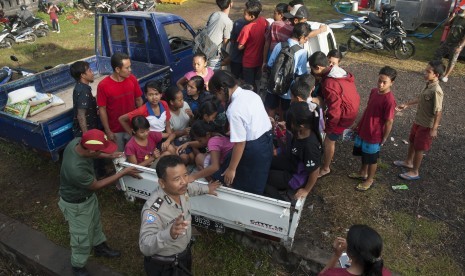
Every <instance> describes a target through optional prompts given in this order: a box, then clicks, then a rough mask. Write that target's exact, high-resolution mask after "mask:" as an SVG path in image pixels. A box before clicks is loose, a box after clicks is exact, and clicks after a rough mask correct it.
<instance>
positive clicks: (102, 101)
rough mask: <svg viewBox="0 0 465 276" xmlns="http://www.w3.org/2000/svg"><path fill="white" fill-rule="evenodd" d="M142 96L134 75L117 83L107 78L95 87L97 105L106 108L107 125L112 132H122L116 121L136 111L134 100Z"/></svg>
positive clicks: (109, 77)
mask: <svg viewBox="0 0 465 276" xmlns="http://www.w3.org/2000/svg"><path fill="white" fill-rule="evenodd" d="M141 96H142V90H141V89H140V86H139V83H138V82H137V79H136V77H135V76H134V75H130V76H129V77H128V78H126V79H125V80H124V81H122V82H117V81H115V80H113V79H112V78H111V76H108V77H106V78H104V79H103V80H102V81H101V82H100V83H99V84H98V86H97V105H98V106H99V107H103V106H105V107H106V110H107V115H108V124H109V126H110V130H111V131H112V132H115V133H117V132H124V129H123V127H122V126H121V124H120V123H119V121H118V118H119V117H120V116H121V115H124V114H126V113H129V112H131V111H133V110H134V109H136V101H135V100H136V98H139V97H141Z"/></svg>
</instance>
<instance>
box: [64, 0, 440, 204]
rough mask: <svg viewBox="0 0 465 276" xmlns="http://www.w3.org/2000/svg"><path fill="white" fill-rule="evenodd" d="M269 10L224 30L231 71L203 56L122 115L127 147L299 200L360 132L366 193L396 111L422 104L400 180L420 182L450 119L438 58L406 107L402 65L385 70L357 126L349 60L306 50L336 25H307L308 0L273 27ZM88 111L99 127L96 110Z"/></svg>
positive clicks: (79, 72)
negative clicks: (286, 52)
mask: <svg viewBox="0 0 465 276" xmlns="http://www.w3.org/2000/svg"><path fill="white" fill-rule="evenodd" d="M217 2H218V6H219V7H223V8H225V7H226V8H230V5H231V3H230V2H229V1H228V0H218V1H217ZM261 9H262V6H261V3H260V2H258V1H255V0H251V1H248V2H247V3H246V4H245V8H244V15H243V19H240V20H236V21H235V22H234V23H233V25H232V26H231V30H230V32H231V34H230V35H224V33H223V37H224V38H226V37H228V39H224V40H223V41H222V42H221V43H223V44H226V43H228V42H229V38H230V39H231V41H230V46H231V47H235V48H234V49H231V51H230V53H233V58H232V59H229V62H230V65H231V66H230V67H229V68H230V71H228V70H215V71H213V70H212V69H211V68H210V67H208V64H209V63H211V62H210V61H209V60H207V57H206V56H205V55H204V54H202V53H197V54H195V55H194V57H193V63H192V64H193V69H194V70H193V71H190V72H188V73H186V74H185V75H184V76H183V77H182V78H180V79H179V80H178V81H177V83H176V85H175V86H172V87H169V88H167V89H164V90H163V91H162V89H161V87H159V86H158V84H157V83H156V82H149V83H147V85H146V87H145V91H144V95H145V98H146V100H147V102H146V103H145V104H143V105H141V106H140V107H138V108H137V109H135V110H133V111H131V112H128V113H126V114H123V115H121V116H120V117H119V118H118V121H119V123H120V125H121V128H122V129H124V131H125V132H126V133H127V134H128V135H130V136H131V137H132V138H131V139H130V140H129V142H128V143H127V144H126V146H125V148H124V149H125V154H126V156H127V160H128V161H129V162H131V163H135V164H138V165H142V166H153V164H154V163H156V162H157V159H158V158H159V157H160V156H163V155H170V154H177V155H179V156H180V157H181V158H182V160H183V162H184V163H185V164H186V165H192V167H194V168H196V170H195V171H194V173H193V174H192V175H191V176H190V177H189V181H194V180H197V179H200V178H206V179H208V180H220V181H221V182H222V183H224V184H225V185H227V186H231V187H234V188H237V189H240V190H243V191H247V192H252V193H255V194H260V195H263V194H265V195H267V196H271V197H274V198H279V199H285V200H289V199H293V198H294V199H297V198H300V197H306V196H307V195H308V193H310V192H311V190H312V188H313V187H314V185H315V184H316V182H317V179H318V178H321V177H324V176H326V175H329V174H330V173H331V169H330V164H331V161H332V159H333V156H334V152H335V144H336V141H337V140H339V139H340V138H341V135H342V134H343V132H344V130H346V129H352V130H353V131H354V132H355V134H356V135H355V136H354V137H355V138H354V148H353V155H355V156H361V161H362V162H361V167H360V169H359V170H358V171H355V172H352V173H350V174H349V175H348V177H350V178H354V179H359V180H361V181H362V182H361V183H360V184H359V185H357V186H356V189H357V190H359V191H366V190H368V189H370V188H371V187H373V185H374V182H375V181H374V175H375V173H376V168H377V162H378V158H379V155H380V150H381V148H382V146H383V144H384V143H385V142H386V139H387V138H388V137H389V134H390V132H391V129H392V127H393V121H394V117H395V112H396V110H397V111H400V110H403V109H405V108H407V107H408V106H411V105H413V104H419V107H418V112H417V116H416V118H415V123H414V125H413V127H412V130H411V134H410V138H409V140H410V146H409V150H408V154H407V157H406V159H405V160H404V161H395V162H394V165H396V166H400V167H405V168H408V169H409V171H408V172H406V173H403V174H400V175H399V177H401V178H402V179H405V180H415V179H419V178H420V176H419V167H420V163H421V160H422V157H423V152H424V151H425V150H429V149H430V147H431V141H432V139H434V138H435V137H436V136H437V128H438V126H439V123H440V119H441V111H442V98H443V93H442V90H441V88H440V86H439V84H438V79H439V78H440V76H441V74H443V72H444V65H443V64H442V63H441V62H440V61H432V62H430V63H429V65H428V66H427V68H426V71H425V80H426V81H427V86H426V88H425V89H424V90H423V91H422V94H421V96H420V97H419V98H418V99H416V100H412V101H409V102H407V103H406V104H401V105H398V106H396V100H395V96H394V93H393V92H392V90H391V88H392V86H393V84H394V82H395V79H396V76H397V72H396V70H395V69H393V68H391V67H388V66H385V67H383V68H382V69H381V70H380V71H379V76H378V85H377V87H376V88H373V89H372V90H371V93H370V96H369V99H368V104H367V107H366V109H365V111H364V112H363V115H362V116H361V118H360V119H359V121H358V123H356V122H355V120H356V118H357V115H358V113H359V105H360V96H359V94H358V92H357V89H356V87H355V82H354V76H353V75H352V74H351V73H350V72H347V71H346V70H344V69H343V68H341V67H340V61H341V59H342V55H341V53H340V52H339V51H337V50H331V51H330V52H329V53H328V54H327V55H325V54H324V53H322V52H314V53H311V55H310V53H309V52H308V51H307V50H306V48H305V47H304V45H306V44H307V41H308V39H309V37H311V36H314V35H317V34H318V33H321V32H323V31H325V30H326V29H325V28H326V27H320V29H317V30H312V29H311V28H310V26H309V25H308V24H307V23H302V21H303V19H305V21H306V19H308V15H309V12H308V10H307V9H306V7H305V6H304V5H302V4H299V3H293V5H288V4H284V3H280V4H278V5H276V9H275V11H274V20H275V21H274V22H273V23H272V24H269V23H268V21H267V20H265V19H264V18H263V17H262V16H260V14H261ZM225 22H227V21H225ZM225 28H226V27H225ZM226 29H227V30H229V25H228V26H227V28H226ZM222 31H223V32H224V29H223V30H222ZM223 46H224V45H223ZM294 46H295V47H298V49H297V50H296V51H294V52H293V53H294V60H293V62H294V73H295V80H294V81H293V84H292V85H291V87H290V89H289V90H288V91H287V92H285V93H284V94H282V95H276V94H272V93H270V92H269V93H268V94H267V96H266V98H265V100H264V101H263V100H262V98H261V97H260V96H259V95H258V94H257V87H256V80H257V77H258V76H259V75H260V74H261V72H262V70H265V71H266V70H269V69H270V68H272V67H273V65H274V62H275V60H276V58H277V56H278V54H279V53H280V52H281V51H282V49H283V48H284V47H294ZM258 53H263V54H258ZM218 57H219V58H221V57H222V55H219V56H218ZM218 57H216V58H218ZM238 57H242V60H239V59H238ZM222 64H223V65H224V62H222ZM307 64H308V66H307ZM78 67H79V68H78ZM71 68H72V74H73V76H74V77H75V78H76V80H78V85H77V86H76V89H77V88H79V89H77V90H76V91H77V92H78V94H79V93H81V92H80V91H81V90H83V89H81V88H80V87H81V86H82V87H83V88H86V87H87V86H86V85H87V84H88V83H89V81H92V76H91V73H90V72H88V71H89V70H90V69H89V68H88V67H87V68H86V66H85V64H76V65H75V66H72V67H71ZM308 68H309V69H308ZM84 69H85V70H84ZM83 84H85V85H84V86H83ZM84 90H86V89H84ZM83 93H86V94H82V95H85V96H84V97H85V98H82V96H79V97H81V98H82V99H81V100H80V101H79V102H77V105H76V110H75V113H76V120H75V128H76V129H77V130H78V129H79V128H80V127H81V128H83V127H84V126H85V123H86V122H85V120H83V119H82V117H83V116H84V115H85V114H86V113H83V112H82V111H81V112H80V109H82V101H85V100H86V99H87V98H89V96H88V95H90V93H89V92H88V91H87V92H85V91H84V92H83ZM79 95H81V94H79ZM89 99H90V98H89ZM89 103H90V104H89V106H90V107H92V106H95V103H94V102H92V101H90V100H89ZM93 110H95V107H94V109H93ZM88 111H90V110H88ZM86 116H87V118H88V121H89V122H87V126H89V123H90V122H92V120H91V118H92V117H89V114H87V115H86ZM93 124H94V125H95V123H93ZM83 129H85V128H83Z"/></svg>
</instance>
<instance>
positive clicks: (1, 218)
mask: <svg viewBox="0 0 465 276" xmlns="http://www.w3.org/2000/svg"><path fill="white" fill-rule="evenodd" d="M0 254H1V255H3V256H5V257H7V258H9V259H10V260H11V261H12V262H14V263H17V264H19V265H20V266H23V267H25V268H26V269H27V270H28V271H29V272H30V273H33V274H38V275H59V276H68V275H72V271H71V264H70V255H71V252H70V250H68V249H65V248H63V247H61V246H58V245H56V244H54V243H53V242H51V241H49V240H48V239H47V237H45V235H44V234H42V233H40V232H39V231H36V230H34V229H32V228H30V227H29V226H26V225H25V224H22V223H20V222H18V221H16V220H14V219H11V218H9V217H7V216H5V215H3V214H0ZM86 267H87V269H88V270H89V272H90V273H91V275H92V276H119V275H122V274H120V273H117V272H115V271H112V270H111V269H109V268H108V267H105V266H103V265H100V264H97V263H95V262H92V261H90V262H89V263H88V264H87V266H86Z"/></svg>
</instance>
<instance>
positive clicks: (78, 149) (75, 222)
mask: <svg viewBox="0 0 465 276" xmlns="http://www.w3.org/2000/svg"><path fill="white" fill-rule="evenodd" d="M116 148H117V146H116V144H115V143H113V142H111V141H108V140H107V138H106V136H105V133H103V131H100V130H98V129H91V130H89V131H86V132H85V133H84V134H83V135H82V138H81V137H78V138H75V139H74V140H72V141H71V142H70V143H69V144H68V146H67V147H66V149H65V151H64V153H63V162H62V164H61V171H60V201H59V202H58V206H59V207H60V210H61V211H62V212H63V215H64V216H65V219H66V220H67V221H68V224H69V234H70V240H71V241H70V243H71V265H72V267H73V275H79V276H86V275H89V272H88V271H87V269H86V268H85V265H86V263H87V259H88V258H89V256H90V252H91V251H92V247H93V248H94V255H95V256H103V257H107V258H114V257H119V256H120V252H119V251H116V250H113V249H111V248H109V247H108V245H107V243H106V237H105V234H103V231H102V223H101V221H100V210H99V207H98V200H97V196H96V195H95V192H94V191H95V190H98V189H101V188H103V187H105V186H108V185H110V184H113V183H114V182H115V181H116V180H118V179H119V178H121V177H123V176H124V175H131V176H134V177H140V176H139V175H138V174H137V173H138V171H137V169H135V168H133V167H128V168H125V169H123V170H122V171H120V172H118V173H116V174H115V175H112V176H109V177H107V178H104V179H101V180H98V181H97V180H96V179H95V174H94V164H93V158H103V157H108V158H115V157H119V155H121V154H122V153H117V152H115V150H116Z"/></svg>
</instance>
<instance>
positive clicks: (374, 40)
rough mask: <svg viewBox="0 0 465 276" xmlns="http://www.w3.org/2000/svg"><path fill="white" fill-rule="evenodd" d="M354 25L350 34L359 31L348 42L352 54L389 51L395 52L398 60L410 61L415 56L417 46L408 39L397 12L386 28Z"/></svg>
mask: <svg viewBox="0 0 465 276" xmlns="http://www.w3.org/2000/svg"><path fill="white" fill-rule="evenodd" d="M352 24H353V26H354V29H353V30H352V31H351V32H350V33H349V34H352V33H354V32H357V31H359V33H356V34H353V35H351V36H350V38H349V40H348V42H347V46H348V48H349V50H350V51H352V52H361V51H362V50H364V49H368V50H387V51H391V52H394V55H395V56H396V58H398V59H408V58H410V57H412V56H413V55H415V44H413V41H411V40H407V39H406V37H407V32H406V31H405V28H404V26H403V22H402V20H400V18H399V12H397V11H394V12H392V13H391V15H390V17H389V22H388V25H387V26H386V27H385V28H377V27H372V26H369V25H366V24H360V23H358V22H353V23H352Z"/></svg>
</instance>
